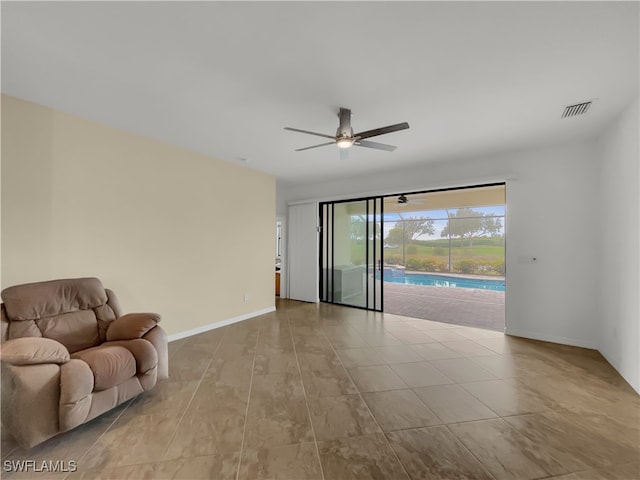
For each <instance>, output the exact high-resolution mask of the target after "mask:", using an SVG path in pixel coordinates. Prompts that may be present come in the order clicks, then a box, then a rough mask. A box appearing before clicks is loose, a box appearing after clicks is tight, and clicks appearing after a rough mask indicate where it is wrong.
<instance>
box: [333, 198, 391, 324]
mask: <svg viewBox="0 0 640 480" xmlns="http://www.w3.org/2000/svg"><path fill="white" fill-rule="evenodd" d="M382 218H383V203H382V197H370V198H365V199H359V200H349V201H341V202H327V203H322V204H320V225H321V242H320V299H321V300H322V301H324V302H329V303H338V304H341V305H349V306H352V307H360V308H366V309H369V310H375V311H382V302H383V297H382V275H383V272H382V270H381V266H382V265H383V259H382V237H383V235H382Z"/></svg>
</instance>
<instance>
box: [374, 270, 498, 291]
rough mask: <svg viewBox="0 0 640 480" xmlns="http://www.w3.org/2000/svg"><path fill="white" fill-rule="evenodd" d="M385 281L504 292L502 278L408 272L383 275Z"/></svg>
mask: <svg viewBox="0 0 640 480" xmlns="http://www.w3.org/2000/svg"><path fill="white" fill-rule="evenodd" d="M384 281H385V282H391V283H404V284H405V285H427V286H429V287H455V288H479V289H481V290H493V291H496V292H504V285H505V283H504V280H484V279H480V278H460V277H447V276H444V275H429V274H417V273H416V274H409V275H402V276H397V277H387V276H385V277H384Z"/></svg>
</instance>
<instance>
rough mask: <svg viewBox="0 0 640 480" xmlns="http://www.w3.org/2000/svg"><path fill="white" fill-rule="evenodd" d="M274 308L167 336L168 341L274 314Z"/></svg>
mask: <svg viewBox="0 0 640 480" xmlns="http://www.w3.org/2000/svg"><path fill="white" fill-rule="evenodd" d="M275 311H276V307H275V306H273V307H268V308H263V309H262V310H258V311H255V312H250V313H245V314H243V315H239V316H237V317H233V318H228V319H226V320H220V321H219V322H215V323H210V324H208V325H203V326H201V327H196V328H192V329H191V330H185V331H184V332H180V333H174V334H173V335H169V336H168V337H169V341H170V342H173V341H174V340H180V339H182V338H187V337H190V336H192V335H197V334H199V333H204V332H208V331H209V330H214V329H216V328H220V327H224V326H225V325H231V324H232V323H237V322H241V321H243V320H248V319H250V318H253V317H258V316H260V315H264V314H265V313H271V312H275Z"/></svg>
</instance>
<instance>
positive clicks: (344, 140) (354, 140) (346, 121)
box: [284, 108, 409, 154]
mask: <svg viewBox="0 0 640 480" xmlns="http://www.w3.org/2000/svg"><path fill="white" fill-rule="evenodd" d="M338 117H339V118H340V125H339V126H338V130H337V131H336V134H335V136H334V135H325V134H324V133H317V132H310V131H308V130H300V129H299V128H292V127H284V129H285V130H291V131H292V132H299V133H306V134H308V135H316V136H318V137H324V138H330V139H331V141H330V142H325V143H320V144H318V145H312V146H310V147H304V148H298V149H297V150H296V152H301V151H303V150H310V149H312V148H318V147H324V146H326V145H336V146H337V147H338V148H339V149H340V150H341V154H342V153H343V150H344V149H347V148H350V147H352V146H353V145H355V146H356V147H365V148H375V149H376V150H386V151H387V152H393V151H394V150H395V149H396V147H395V146H393V145H387V144H385V143H378V142H371V141H369V140H365V139H367V138H371V137H377V136H379V135H385V134H387V133H393V132H398V131H400V130H406V129H407V128H409V124H408V123H407V122H403V123H396V124H395V125H389V126H387V127H382V128H374V129H373V130H366V131H364V132H360V133H353V129H352V128H351V110H349V109H348V108H340V111H339V112H338Z"/></svg>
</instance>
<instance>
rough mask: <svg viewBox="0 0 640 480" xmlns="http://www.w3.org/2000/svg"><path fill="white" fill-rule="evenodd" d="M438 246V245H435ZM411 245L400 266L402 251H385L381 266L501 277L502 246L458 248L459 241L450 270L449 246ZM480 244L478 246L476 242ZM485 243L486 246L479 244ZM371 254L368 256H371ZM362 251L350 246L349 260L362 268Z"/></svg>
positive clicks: (362, 248) (387, 249)
mask: <svg viewBox="0 0 640 480" xmlns="http://www.w3.org/2000/svg"><path fill="white" fill-rule="evenodd" d="M436 242H437V243H436ZM424 243H426V242H421V244H415V243H411V244H408V245H407V246H406V254H405V258H404V262H403V258H402V247H401V246H398V247H396V248H385V249H384V262H385V263H386V264H390V265H394V264H397V265H402V264H404V265H405V266H406V268H407V269H409V270H417V271H426V272H449V271H451V272H457V273H471V274H483V275H504V253H505V249H504V245H486V244H480V245H477V244H476V245H473V246H468V245H465V246H464V247H461V246H460V241H459V240H457V241H456V242H455V243H457V244H458V246H456V245H455V243H452V247H451V268H449V265H448V264H449V248H448V242H447V243H446V244H445V245H447V246H440V245H443V243H442V241H438V240H436V241H433V243H436V245H437V246H434V245H425V244H424ZM478 243H480V242H478ZM482 243H488V242H486V241H485V242H482ZM493 243H498V242H493ZM370 254H371V252H370ZM364 256H365V248H364V245H362V244H356V243H354V244H352V248H351V258H352V260H353V262H354V263H355V264H363V263H364Z"/></svg>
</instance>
